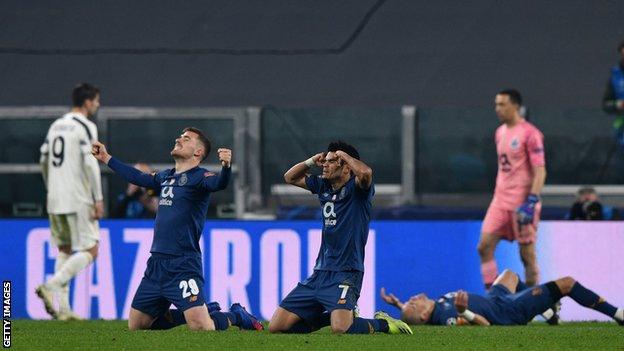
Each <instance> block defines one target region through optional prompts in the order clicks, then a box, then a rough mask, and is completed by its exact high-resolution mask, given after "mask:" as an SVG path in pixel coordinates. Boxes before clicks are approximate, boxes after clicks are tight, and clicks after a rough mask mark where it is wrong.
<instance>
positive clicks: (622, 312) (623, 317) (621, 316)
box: [613, 308, 624, 321]
mask: <svg viewBox="0 0 624 351" xmlns="http://www.w3.org/2000/svg"><path fill="white" fill-rule="evenodd" d="M613 318H615V319H617V320H620V321H624V308H618V309H617V311H615V315H614V316H613Z"/></svg>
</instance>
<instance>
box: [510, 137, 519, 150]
mask: <svg viewBox="0 0 624 351" xmlns="http://www.w3.org/2000/svg"><path fill="white" fill-rule="evenodd" d="M509 146H510V147H511V149H512V150H518V148H519V147H520V141H519V140H518V138H513V139H511V144H509Z"/></svg>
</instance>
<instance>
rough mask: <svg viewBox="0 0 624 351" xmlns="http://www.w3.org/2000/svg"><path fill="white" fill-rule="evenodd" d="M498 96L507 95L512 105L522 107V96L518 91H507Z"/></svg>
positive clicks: (499, 93)
mask: <svg viewBox="0 0 624 351" xmlns="http://www.w3.org/2000/svg"><path fill="white" fill-rule="evenodd" d="M498 95H507V96H509V101H511V102H512V103H514V104H516V105H518V106H522V94H520V92H519V91H517V90H516V89H505V90H501V91H500V92H498Z"/></svg>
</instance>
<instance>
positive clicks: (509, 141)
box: [492, 119, 545, 211]
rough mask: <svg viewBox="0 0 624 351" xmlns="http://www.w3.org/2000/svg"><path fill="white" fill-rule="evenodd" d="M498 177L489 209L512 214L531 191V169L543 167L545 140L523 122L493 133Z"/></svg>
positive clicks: (531, 126)
mask: <svg viewBox="0 0 624 351" xmlns="http://www.w3.org/2000/svg"><path fill="white" fill-rule="evenodd" d="M495 139H496V153H497V154H498V174H497V176H496V190H494V199H493V200H492V205H495V206H498V207H502V208H504V209H506V210H510V211H513V210H515V209H516V208H518V206H520V205H521V204H522V203H523V202H524V201H525V200H526V197H527V195H528V194H529V192H530V191H531V185H532V184H533V167H535V166H544V165H545V160H544V136H543V135H542V133H541V132H540V131H539V129H537V128H536V127H535V126H534V125H533V124H531V123H529V122H527V121H525V120H524V119H523V120H522V121H521V122H520V123H518V124H516V125H515V126H514V127H511V128H508V127H507V125H506V124H503V125H501V126H500V127H498V129H496V136H495Z"/></svg>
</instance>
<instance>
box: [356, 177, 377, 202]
mask: <svg viewBox="0 0 624 351" xmlns="http://www.w3.org/2000/svg"><path fill="white" fill-rule="evenodd" d="M353 187H354V188H355V193H356V194H359V195H360V196H362V197H365V198H367V199H372V198H373V196H375V183H373V182H371V184H370V186H369V187H368V189H362V188H360V186H359V185H357V183H356V182H355V180H354V181H353Z"/></svg>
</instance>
